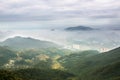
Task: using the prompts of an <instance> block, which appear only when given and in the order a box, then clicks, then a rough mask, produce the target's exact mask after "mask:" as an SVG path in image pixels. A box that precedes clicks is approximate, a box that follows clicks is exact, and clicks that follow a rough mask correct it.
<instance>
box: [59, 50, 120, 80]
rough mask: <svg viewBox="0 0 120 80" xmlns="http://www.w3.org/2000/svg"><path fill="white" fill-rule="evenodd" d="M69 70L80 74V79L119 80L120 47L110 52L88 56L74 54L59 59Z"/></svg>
mask: <svg viewBox="0 0 120 80" xmlns="http://www.w3.org/2000/svg"><path fill="white" fill-rule="evenodd" d="M59 62H60V63H61V64H62V65H63V66H64V67H65V68H66V69H67V70H68V71H69V72H72V73H74V74H76V75H78V76H79V80H119V79H120V77H119V76H120V68H119V67H120V48H117V49H114V50H111V51H109V52H105V53H101V54H95V55H91V56H88V54H81V53H80V54H74V56H73V55H69V56H67V57H63V58H61V59H59Z"/></svg>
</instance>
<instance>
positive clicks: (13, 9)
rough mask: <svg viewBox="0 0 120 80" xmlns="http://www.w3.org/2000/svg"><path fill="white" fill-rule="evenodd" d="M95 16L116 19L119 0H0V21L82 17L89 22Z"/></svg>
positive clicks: (119, 4) (119, 5) (75, 18)
mask: <svg viewBox="0 0 120 80" xmlns="http://www.w3.org/2000/svg"><path fill="white" fill-rule="evenodd" d="M83 18H86V19H83ZM95 18H96V19H100V20H101V19H103V21H105V20H107V21H109V20H115V19H116V21H117V19H118V18H120V0H0V21H29V20H30V21H31V20H33V21H36V20H37V21H46V20H47V21H51V20H58V21H59V20H69V19H74V20H76V22H77V20H81V19H82V20H84V21H83V22H88V23H89V22H91V21H90V20H91V19H95ZM113 18H114V19H113ZM97 21H99V20H97ZM97 21H95V24H97V23H100V22H97ZM107 21H106V23H107ZM104 23H105V22H103V24H104Z"/></svg>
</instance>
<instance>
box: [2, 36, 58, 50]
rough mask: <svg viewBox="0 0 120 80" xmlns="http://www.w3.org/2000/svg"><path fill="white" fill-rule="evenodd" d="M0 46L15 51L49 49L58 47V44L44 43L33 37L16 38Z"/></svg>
mask: <svg viewBox="0 0 120 80" xmlns="http://www.w3.org/2000/svg"><path fill="white" fill-rule="evenodd" d="M0 46H8V47H12V48H14V49H31V48H48V47H58V45H57V44H55V43H53V42H49V41H42V40H39V39H34V38H31V37H21V36H16V37H13V38H8V39H6V40H5V41H3V42H0Z"/></svg>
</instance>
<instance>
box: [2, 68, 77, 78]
mask: <svg viewBox="0 0 120 80" xmlns="http://www.w3.org/2000/svg"><path fill="white" fill-rule="evenodd" d="M72 77H75V76H74V75H73V74H71V73H68V72H64V71H59V70H50V69H49V70H42V69H35V68H29V69H19V70H13V71H9V70H0V80H68V79H69V80H70V78H72Z"/></svg>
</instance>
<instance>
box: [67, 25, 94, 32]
mask: <svg viewBox="0 0 120 80" xmlns="http://www.w3.org/2000/svg"><path fill="white" fill-rule="evenodd" d="M65 30H66V31H80V30H81V31H88V30H94V29H93V28H91V27H86V26H76V27H68V28H66V29H65Z"/></svg>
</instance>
